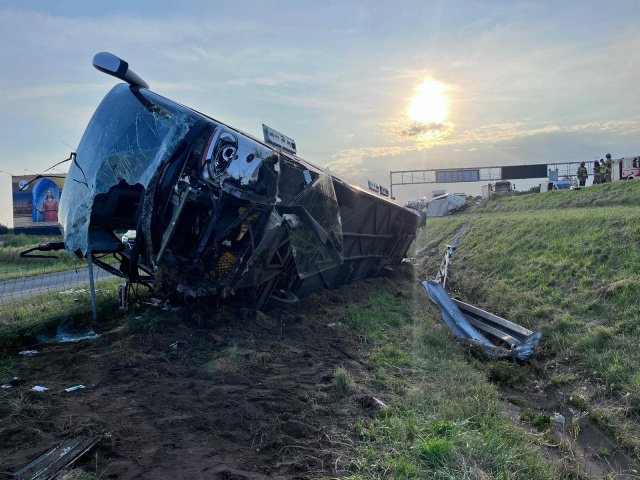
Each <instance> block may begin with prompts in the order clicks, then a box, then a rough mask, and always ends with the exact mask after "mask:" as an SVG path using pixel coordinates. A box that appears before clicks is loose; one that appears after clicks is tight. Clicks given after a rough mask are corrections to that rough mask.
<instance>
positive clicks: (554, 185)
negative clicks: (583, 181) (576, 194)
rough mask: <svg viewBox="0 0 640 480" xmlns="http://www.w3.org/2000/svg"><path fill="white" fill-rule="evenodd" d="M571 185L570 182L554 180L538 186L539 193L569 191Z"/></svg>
mask: <svg viewBox="0 0 640 480" xmlns="http://www.w3.org/2000/svg"><path fill="white" fill-rule="evenodd" d="M572 186H573V184H572V183H571V180H554V181H550V182H544V183H541V184H540V193H545V192H551V191H556V190H571V187H572Z"/></svg>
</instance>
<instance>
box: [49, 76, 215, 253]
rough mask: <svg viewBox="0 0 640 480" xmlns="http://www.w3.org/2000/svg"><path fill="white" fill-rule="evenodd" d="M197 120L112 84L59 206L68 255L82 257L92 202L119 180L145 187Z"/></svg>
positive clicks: (174, 106)
mask: <svg viewBox="0 0 640 480" xmlns="http://www.w3.org/2000/svg"><path fill="white" fill-rule="evenodd" d="M200 118H204V117H200V116H199V115H198V114H196V113H195V112H193V111H191V110H188V109H186V108H184V107H181V106H180V105H178V104H175V103H173V102H170V101H167V100H166V99H164V98H162V97H160V96H159V95H156V94H154V93H153V92H149V91H148V90H143V89H137V88H133V87H130V86H129V85H126V84H120V85H116V86H115V87H114V88H113V89H112V90H111V91H110V92H109V93H108V94H107V96H106V97H105V98H104V100H103V101H102V103H101V104H100V106H99V107H98V109H97V110H96V112H95V114H94V115H93V117H92V118H91V121H90V122H89V125H88V126H87V129H86V131H85V133H84V135H83V137H82V140H81V142H80V145H79V147H78V151H77V158H76V161H75V162H74V163H73V164H72V165H71V168H70V169H69V174H68V176H67V180H66V183H65V188H64V191H63V194H62V199H61V202H60V224H61V225H62V227H63V229H64V235H65V247H66V249H67V252H68V253H69V254H70V255H71V254H73V253H74V252H76V251H77V250H78V249H79V250H80V251H81V252H82V253H83V254H85V253H86V252H87V247H88V242H89V221H90V218H91V209H92V206H93V203H94V198H95V197H96V196H97V195H99V194H101V193H106V192H108V191H109V190H110V189H111V188H112V187H113V186H115V185H117V184H119V183H120V182H121V181H124V182H126V183H127V184H129V185H136V184H140V185H141V186H142V187H143V188H146V187H147V186H148V184H149V180H150V178H151V176H152V175H153V174H154V172H155V171H156V170H157V168H158V166H159V165H160V164H161V163H162V162H164V161H166V160H168V159H169V158H170V157H171V156H172V155H173V153H174V152H175V150H176V147H177V146H178V144H179V143H180V141H181V140H182V139H184V137H185V135H186V134H187V132H188V131H189V129H190V128H191V127H192V126H193V125H194V123H195V122H196V121H197V120H199V119H200Z"/></svg>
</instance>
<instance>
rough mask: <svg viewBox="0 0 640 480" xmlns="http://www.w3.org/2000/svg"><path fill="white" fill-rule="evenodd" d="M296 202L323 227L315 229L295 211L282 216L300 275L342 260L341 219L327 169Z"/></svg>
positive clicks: (312, 272) (304, 276) (325, 267)
mask: <svg viewBox="0 0 640 480" xmlns="http://www.w3.org/2000/svg"><path fill="white" fill-rule="evenodd" d="M295 203H296V204H297V205H300V206H301V207H304V209H305V210H306V212H307V213H308V214H309V215H310V217H311V218H313V220H315V222H317V225H318V226H319V229H322V231H320V230H319V229H318V228H316V229H314V228H313V227H311V226H310V225H309V224H308V222H303V221H300V218H298V217H297V216H296V215H285V216H284V217H285V220H287V225H288V231H289V241H290V242H291V248H292V250H293V257H294V259H295V262H296V267H297V269H298V275H299V276H300V278H306V277H309V276H311V275H314V274H316V273H318V272H322V271H324V270H327V269H329V268H332V267H335V266H336V265H340V264H341V263H342V262H343V259H342V248H343V238H342V219H341V218H340V208H339V207H338V201H337V200H336V193H335V190H334V188H333V180H332V178H331V175H330V174H329V172H328V171H325V172H322V173H321V174H320V176H319V177H318V179H317V180H316V181H315V182H314V184H313V185H312V186H311V187H310V188H309V189H307V190H306V191H305V192H304V193H303V194H302V196H301V197H300V198H299V199H298V200H297V201H296V202H295ZM325 235H327V237H326V238H325V237H324V236H325Z"/></svg>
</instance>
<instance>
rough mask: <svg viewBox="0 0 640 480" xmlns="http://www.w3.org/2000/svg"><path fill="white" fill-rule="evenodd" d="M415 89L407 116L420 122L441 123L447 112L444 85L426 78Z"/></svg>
mask: <svg viewBox="0 0 640 480" xmlns="http://www.w3.org/2000/svg"><path fill="white" fill-rule="evenodd" d="M417 91H418V93H417V94H416V96H415V97H413V101H412V102H411V106H410V107H409V117H411V119H412V120H415V121H416V122H420V123H443V122H444V120H445V118H447V115H448V114H449V110H448V108H447V97H446V96H445V95H444V92H445V91H446V88H445V87H444V85H442V84H441V83H438V82H434V81H433V80H428V81H426V82H424V83H423V84H422V85H420V86H419V87H418V88H417Z"/></svg>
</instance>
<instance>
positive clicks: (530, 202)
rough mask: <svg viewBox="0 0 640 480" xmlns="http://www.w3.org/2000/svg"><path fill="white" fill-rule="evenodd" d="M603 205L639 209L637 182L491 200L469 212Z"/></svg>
mask: <svg viewBox="0 0 640 480" xmlns="http://www.w3.org/2000/svg"><path fill="white" fill-rule="evenodd" d="M605 206H609V207H611V206H620V207H638V206H640V182H636V181H629V182H616V183H607V184H605V185H596V186H593V187H587V188H582V189H580V190H568V191H562V192H547V193H541V194H531V195H522V196H518V197H502V198H494V199H491V200H490V201H489V202H484V204H483V205H480V206H473V207H472V208H471V209H470V211H471V213H498V212H500V213H504V212H519V211H539V210H553V209H577V208H587V209H591V208H600V207H605Z"/></svg>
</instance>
